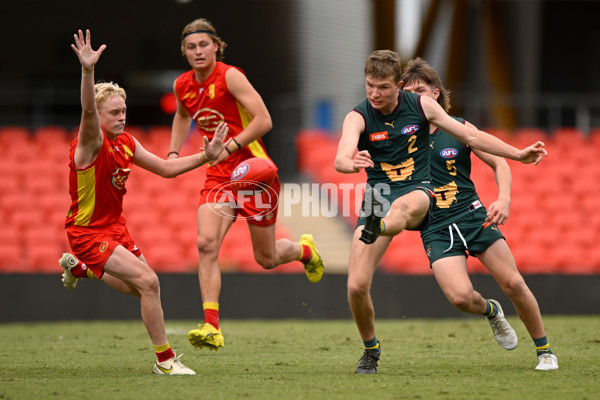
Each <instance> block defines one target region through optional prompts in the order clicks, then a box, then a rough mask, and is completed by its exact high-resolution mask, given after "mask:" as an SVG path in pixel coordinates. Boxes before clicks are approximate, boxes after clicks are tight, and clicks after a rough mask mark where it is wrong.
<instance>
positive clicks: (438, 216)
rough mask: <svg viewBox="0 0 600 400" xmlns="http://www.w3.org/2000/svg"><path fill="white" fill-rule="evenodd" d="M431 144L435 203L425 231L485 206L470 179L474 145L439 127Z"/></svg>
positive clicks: (430, 138) (431, 136) (449, 222)
mask: <svg viewBox="0 0 600 400" xmlns="http://www.w3.org/2000/svg"><path fill="white" fill-rule="evenodd" d="M453 118H454V119H456V120H457V121H459V122H463V123H464V120H463V119H462V118H456V117H453ZM429 146H430V159H431V181H432V184H433V186H434V192H435V205H434V208H433V213H432V214H433V217H432V219H431V221H430V225H429V227H428V229H427V231H426V232H431V231H435V230H437V229H440V228H446V227H447V226H448V225H451V224H452V223H454V222H456V221H458V220H459V219H461V218H462V217H464V216H465V215H468V214H469V213H470V212H472V211H474V210H475V209H476V208H480V207H483V205H482V204H481V201H480V200H479V196H478V195H477V192H476V190H475V185H474V184H473V181H472V180H471V148H470V147H469V146H467V145H465V144H463V143H462V142H460V141H459V140H457V139H455V138H454V137H452V136H450V135H449V134H448V133H446V132H443V131H440V130H439V129H438V130H436V131H435V132H434V133H432V134H431V135H430V136H429ZM426 232H423V233H426Z"/></svg>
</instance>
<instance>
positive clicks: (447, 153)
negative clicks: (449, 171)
mask: <svg viewBox="0 0 600 400" xmlns="http://www.w3.org/2000/svg"><path fill="white" fill-rule="evenodd" d="M457 155H458V150H456V149H455V148H452V147H448V148H445V149H444V150H442V151H440V156H442V157H444V158H454V157H456V156H457Z"/></svg>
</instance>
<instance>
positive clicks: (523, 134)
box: [513, 128, 548, 148]
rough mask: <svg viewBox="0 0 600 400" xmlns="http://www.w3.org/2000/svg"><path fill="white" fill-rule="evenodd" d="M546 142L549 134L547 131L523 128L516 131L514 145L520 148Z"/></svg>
mask: <svg viewBox="0 0 600 400" xmlns="http://www.w3.org/2000/svg"><path fill="white" fill-rule="evenodd" d="M539 140H541V141H543V142H546V141H547V140H548V134H547V133H546V131H545V130H543V129H539V128H521V129H517V130H516V131H515V139H514V143H513V145H514V146H516V147H519V148H522V147H526V146H529V145H532V144H534V143H535V142H537V141H539Z"/></svg>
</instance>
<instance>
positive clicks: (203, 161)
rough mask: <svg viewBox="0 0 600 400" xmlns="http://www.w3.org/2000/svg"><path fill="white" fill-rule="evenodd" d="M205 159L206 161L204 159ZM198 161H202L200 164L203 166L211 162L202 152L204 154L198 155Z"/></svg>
mask: <svg viewBox="0 0 600 400" xmlns="http://www.w3.org/2000/svg"><path fill="white" fill-rule="evenodd" d="M202 158H204V160H203V159H202ZM198 160H200V162H201V163H202V164H206V163H207V162H209V161H210V160H209V159H208V157H206V153H204V152H202V153H198Z"/></svg>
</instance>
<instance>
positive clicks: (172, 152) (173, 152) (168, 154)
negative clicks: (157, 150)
mask: <svg viewBox="0 0 600 400" xmlns="http://www.w3.org/2000/svg"><path fill="white" fill-rule="evenodd" d="M171 154H177V157H179V152H178V151H170V152H168V153H167V157H169V156H170V155H171Z"/></svg>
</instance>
